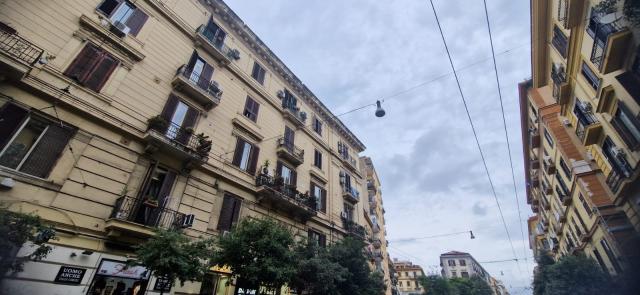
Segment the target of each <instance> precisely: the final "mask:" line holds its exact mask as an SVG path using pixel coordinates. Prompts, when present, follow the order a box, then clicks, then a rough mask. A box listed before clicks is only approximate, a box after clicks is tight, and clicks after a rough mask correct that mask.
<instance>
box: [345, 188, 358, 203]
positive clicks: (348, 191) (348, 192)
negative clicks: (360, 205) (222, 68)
mask: <svg viewBox="0 0 640 295" xmlns="http://www.w3.org/2000/svg"><path fill="white" fill-rule="evenodd" d="M342 193H343V195H344V196H348V197H350V198H351V201H353V202H359V201H360V192H359V191H358V190H357V189H355V188H354V187H352V186H346V185H343V186H342Z"/></svg>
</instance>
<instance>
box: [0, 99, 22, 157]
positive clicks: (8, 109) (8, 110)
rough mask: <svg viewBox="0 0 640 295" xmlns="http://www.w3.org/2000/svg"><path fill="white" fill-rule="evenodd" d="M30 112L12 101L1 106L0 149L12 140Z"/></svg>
mask: <svg viewBox="0 0 640 295" xmlns="http://www.w3.org/2000/svg"><path fill="white" fill-rule="evenodd" d="M28 114H29V111H27V110H25V109H23V108H21V107H19V106H17V105H15V104H13V103H10V102H8V103H5V104H4V105H3V106H2V107H0V150H2V148H4V146H5V145H6V144H7V143H8V142H9V140H11V136H13V134H14V133H15V132H16V130H18V128H20V126H21V125H22V123H23V122H24V120H25V118H27V115H28Z"/></svg>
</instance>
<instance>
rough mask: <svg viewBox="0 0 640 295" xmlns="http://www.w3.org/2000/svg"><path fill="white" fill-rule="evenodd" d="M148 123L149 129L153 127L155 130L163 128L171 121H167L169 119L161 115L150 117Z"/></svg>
mask: <svg viewBox="0 0 640 295" xmlns="http://www.w3.org/2000/svg"><path fill="white" fill-rule="evenodd" d="M147 123H148V129H153V130H163V129H166V128H167V127H168V126H169V123H168V122H167V120H165V119H164V118H162V117H161V116H154V117H151V118H149V120H147Z"/></svg>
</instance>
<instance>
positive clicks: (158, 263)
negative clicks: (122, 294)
mask: <svg viewBox="0 0 640 295" xmlns="http://www.w3.org/2000/svg"><path fill="white" fill-rule="evenodd" d="M212 248H213V241H212V240H211V239H202V238H201V239H198V240H192V239H190V238H188V237H187V236H185V235H183V234H182V233H180V232H178V231H174V230H163V229H159V230H157V231H156V235H155V236H153V237H152V238H150V239H149V240H147V241H146V242H144V243H143V244H141V245H140V246H138V248H137V249H136V258H135V259H134V260H131V261H129V264H130V265H142V266H144V267H146V268H147V269H148V270H150V271H151V272H152V273H153V274H154V275H155V276H156V277H159V278H166V279H168V280H169V282H174V281H175V280H179V281H180V283H181V284H184V282H185V281H199V280H201V279H202V277H203V275H204V273H205V272H206V271H207V269H208V267H209V266H210V264H209V262H208V259H209V258H210V257H211V252H212ZM160 294H162V293H160Z"/></svg>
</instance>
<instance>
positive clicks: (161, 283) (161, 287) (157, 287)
mask: <svg viewBox="0 0 640 295" xmlns="http://www.w3.org/2000/svg"><path fill="white" fill-rule="evenodd" d="M153 291H163V292H169V291H171V281H169V279H168V278H157V279H156V283H155V284H154V285H153Z"/></svg>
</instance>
